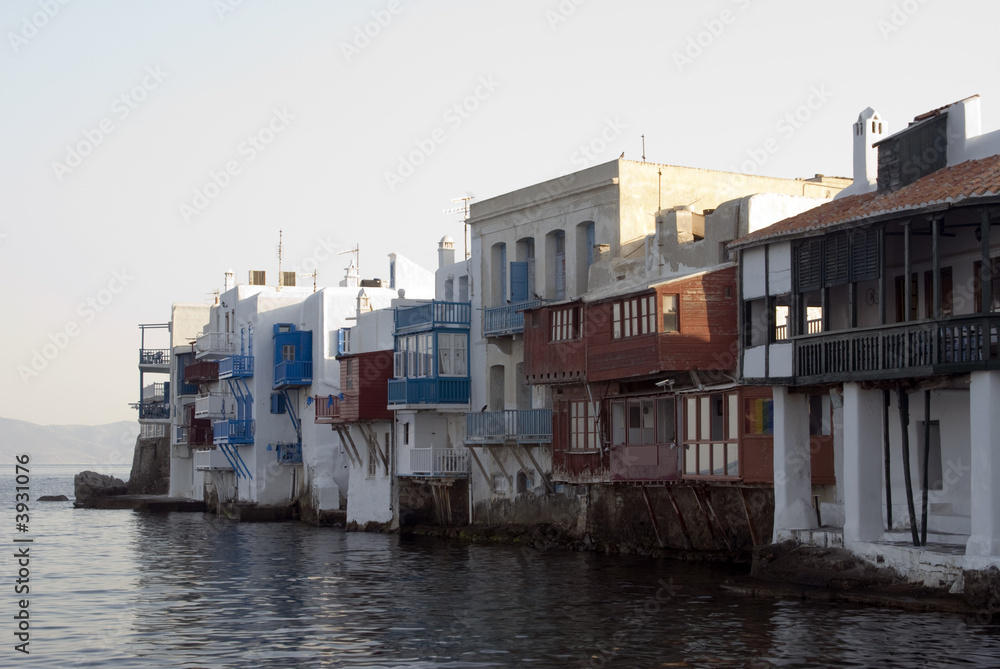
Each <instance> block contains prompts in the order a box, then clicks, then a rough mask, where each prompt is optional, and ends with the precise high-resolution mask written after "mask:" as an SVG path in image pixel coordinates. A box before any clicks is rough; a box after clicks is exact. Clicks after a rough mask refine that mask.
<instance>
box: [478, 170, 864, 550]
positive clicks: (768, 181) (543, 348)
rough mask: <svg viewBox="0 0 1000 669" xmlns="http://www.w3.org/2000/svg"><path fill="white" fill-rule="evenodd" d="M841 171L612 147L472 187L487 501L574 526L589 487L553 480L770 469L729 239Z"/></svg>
mask: <svg viewBox="0 0 1000 669" xmlns="http://www.w3.org/2000/svg"><path fill="white" fill-rule="evenodd" d="M846 184H847V181H846V180H844V179H836V178H829V177H822V176H817V177H815V178H811V179H775V178H768V177H755V176H747V175H740V174H730V173H725V172H714V171H709V170H699V169H692V168H681V167H674V166H669V165H657V164H653V163H638V162H635V161H627V160H617V161H613V162H610V163H606V164H603V165H598V166H596V167H593V168H589V169H587V170H583V171H581V172H577V173H574V174H571V175H568V176H567V177H563V178H561V179H556V180H552V181H548V182H545V183H542V184H537V185H534V186H531V187H528V188H524V189H520V190H518V191H514V192H512V193H509V194H506V195H502V196H499V197H496V198H492V199H490V200H485V201H482V202H479V203H475V204H473V205H472V209H471V217H470V219H469V225H470V227H471V230H472V260H471V265H472V268H473V278H472V284H473V285H474V286H479V287H480V288H479V289H478V290H474V291H473V295H472V305H473V312H474V314H475V316H474V318H473V321H472V342H473V344H472V366H473V369H474V374H473V385H472V398H471V404H472V406H473V407H476V406H482V407H483V409H482V411H480V412H478V413H477V412H475V411H473V412H471V413H470V414H469V416H468V419H467V430H466V446H467V447H468V448H469V449H470V451H471V453H472V454H473V456H474V460H475V462H476V464H477V467H474V468H473V469H472V471H473V479H472V495H473V517H474V519H475V520H476V521H477V522H489V523H496V522H498V521H499V522H511V523H521V522H524V523H530V522H537V519H539V518H542V519H544V520H546V521H548V522H563V521H565V523H564V524H570V525H572V526H574V527H576V526H577V522H578V521H579V520H580V519H586V516H587V510H586V506H587V505H588V504H589V505H591V506H592V505H593V504H594V501H593V500H591V501H589V502H581V501H579V499H576V500H574V499H572V495H558V496H556V497H553V496H552V493H557V492H560V491H562V492H564V493H566V492H573V493H574V494H576V495H578V496H579V495H583V494H586V495H590V493H591V492H593V491H594V490H595V489H593V488H591V489H589V490H590V492H587V491H588V488H586V487H580V486H588V485H593V484H635V485H643V484H656V485H657V486H661V485H662V484H665V483H668V482H676V481H680V480H683V479H692V480H694V479H704V480H713V479H718V480H722V481H730V482H731V481H748V482H765V483H766V482H768V481H769V480H770V466H769V461H766V466H762V465H760V464H759V463H760V462H761V458H764V457H766V452H767V449H766V448H765V447H764V446H762V445H760V443H759V442H760V441H761V439H765V440H766V438H767V437H766V435H764V434H760V435H746V430H747V429H759V430H763V429H764V427H763V425H764V420H765V419H764V418H763V417H760V420H759V421H758V423H753V422H750V423H747V422H746V421H743V420H740V419H739V417H738V411H737V408H738V407H742V406H744V405H745V404H746V403H747V402H757V404H753V405H752V406H753V407H755V408H758V404H759V402H758V400H761V399H763V397H762V395H763V394H764V393H762V392H761V391H760V390H759V389H746V390H741V389H739V388H738V387H737V385H736V383H735V374H736V361H737V351H738V346H737V342H736V339H737V337H738V332H737V314H736V309H737V305H738V295H737V292H736V288H737V286H736V274H735V269H734V268H733V263H732V259H731V258H730V256H729V253H728V249H727V244H728V243H729V242H731V241H732V240H733V239H735V238H736V237H739V236H741V235H743V234H746V232H747V231H748V230H753V229H756V227H762V226H765V225H768V224H770V223H772V222H774V221H776V220H779V219H780V218H782V217H784V216H787V215H790V214H792V213H798V212H800V211H803V210H806V209H808V208H810V207H814V206H816V205H817V204H820V203H822V202H824V201H826V200H828V199H829V198H831V197H832V196H833V195H834V194H836V193H837V192H839V190H840V189H841V188H843V187H844V186H845V185H846ZM757 193H771V195H767V196H764V195H755V194H757ZM755 198H756V199H755ZM762 406H763V405H762V404H760V407H761V408H762ZM686 412H690V417H687V416H688V414H687V413H686ZM699 412H701V413H699ZM755 415H757V414H755ZM685 425H687V426H688V428H689V429H690V430H692V431H685V429H684V427H683V426H685ZM744 436H746V437H747V438H746V439H744V438H743V437H744ZM753 437H759V438H758V439H757V448H758V451H759V454H758V455H753V454H751V455H748V456H746V457H741V455H740V453H741V452H742V449H744V448H746V449H750V448H752V446H751V445H750V444H751V442H753V441H754V439H753ZM761 472H763V474H761ZM619 492H620V490H619V489H617V488H616V489H614V490H613V489H612V487H608V488H607V494H608V495H616V494H619ZM600 494H604V493H600ZM643 495H646V492H645V489H643ZM639 504H640V506H641V509H642V511H641V512H642V515H643V517H644V518H643V522H645V523H647V525H648V523H650V521H652V524H653V525H654V526H655V525H656V522H657V521H656V520H655V509H654V508H653V507H654V506H655V504H652V505H651V504H649V500H648V496H647V497H646V499H644V500H642V501H640V502H639ZM699 504H700V502H699ZM612 506H614V504H612ZM647 510H648V514H649V515H648V516H647ZM618 518H620V516H619V517H618ZM581 522H582V521H581ZM615 522H616V520H614V519H610V520H608V525H609V527H607V528H605V529H607V530H609V532H610V533H613V532H614V531H615V528H613V527H610V525H614V524H615ZM682 522H683V521H682ZM654 529H655V527H654V528H650V530H651V531H650V532H649V534H650V535H652V534H653V533H654V531H653V530H654ZM661 545H662V544H661Z"/></svg>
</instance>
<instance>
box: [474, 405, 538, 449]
mask: <svg viewBox="0 0 1000 669" xmlns="http://www.w3.org/2000/svg"><path fill="white" fill-rule="evenodd" d="M465 441H466V442H467V443H468V442H480V443H503V442H505V441H518V442H539V443H543V442H550V441H552V410H551V409H524V410H520V411H517V410H508V411H480V412H478V413H470V414H466V416H465Z"/></svg>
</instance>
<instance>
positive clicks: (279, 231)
mask: <svg viewBox="0 0 1000 669" xmlns="http://www.w3.org/2000/svg"><path fill="white" fill-rule="evenodd" d="M278 290H281V230H280V229H279V230H278Z"/></svg>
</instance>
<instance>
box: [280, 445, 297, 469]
mask: <svg viewBox="0 0 1000 669" xmlns="http://www.w3.org/2000/svg"><path fill="white" fill-rule="evenodd" d="M274 450H276V451H277V452H278V462H279V463H280V464H283V465H297V464H301V463H302V444H275V447H274Z"/></svg>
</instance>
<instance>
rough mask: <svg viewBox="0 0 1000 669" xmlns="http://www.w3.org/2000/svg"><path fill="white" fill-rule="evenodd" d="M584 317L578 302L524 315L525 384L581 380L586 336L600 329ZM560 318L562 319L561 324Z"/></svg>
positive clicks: (584, 373) (537, 310)
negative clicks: (564, 320) (564, 321)
mask: <svg viewBox="0 0 1000 669" xmlns="http://www.w3.org/2000/svg"><path fill="white" fill-rule="evenodd" d="M588 314H589V311H588V310H587V308H586V307H585V305H584V304H583V302H581V301H576V302H569V303H566V304H560V305H558V306H550V307H541V308H537V309H530V310H528V311H526V312H525V313H524V374H525V378H526V380H527V382H528V383H539V384H541V383H545V384H555V383H580V382H581V381H583V380H584V378H585V376H586V363H587V357H586V354H587V348H586V343H587V337H589V336H590V335H591V334H592V333H593V332H594V331H596V330H597V329H599V328H600V327H603V326H604V324H603V323H595V322H592V321H591V320H590V318H589V317H588ZM563 319H566V324H565V325H564V323H563ZM577 319H579V320H577Z"/></svg>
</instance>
